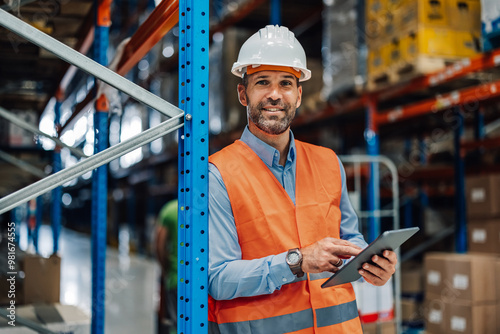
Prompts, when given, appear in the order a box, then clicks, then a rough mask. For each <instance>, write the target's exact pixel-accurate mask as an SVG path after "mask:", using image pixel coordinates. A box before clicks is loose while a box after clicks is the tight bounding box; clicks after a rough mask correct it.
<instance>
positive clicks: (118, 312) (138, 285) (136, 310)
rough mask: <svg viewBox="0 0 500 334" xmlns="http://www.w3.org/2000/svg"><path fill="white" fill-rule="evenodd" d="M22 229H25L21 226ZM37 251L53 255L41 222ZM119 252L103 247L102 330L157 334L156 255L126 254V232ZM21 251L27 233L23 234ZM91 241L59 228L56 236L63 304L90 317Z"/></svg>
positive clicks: (48, 232) (46, 229)
mask: <svg viewBox="0 0 500 334" xmlns="http://www.w3.org/2000/svg"><path fill="white" fill-rule="evenodd" d="M23 231H26V230H25V229H23ZM39 240H40V243H39V251H40V254H41V255H43V256H49V255H50V254H51V253H52V230H51V228H50V226H42V228H41V230H40V238H39ZM120 245H121V246H120V247H119V250H116V249H111V248H108V249H107V251H106V302H105V306H106V315H105V317H106V318H105V327H106V334H114V333H117V334H118V333H120V334H128V333H134V334H136V333H155V332H156V325H155V321H156V320H155V319H156V316H155V314H156V307H157V303H158V300H159V295H158V292H159V291H158V290H159V282H158V277H159V272H160V269H159V266H158V264H157V263H156V261H154V259H150V258H146V257H144V256H137V255H130V254H129V252H128V247H127V245H128V233H127V231H126V230H122V231H121V232H120ZM20 247H21V249H24V250H25V249H26V248H27V247H28V245H27V237H26V234H25V233H21V239H20ZM90 250H91V240H90V237H89V236H88V235H85V234H81V233H78V232H74V231H72V230H68V229H64V228H63V229H62V231H61V235H60V239H59V255H60V256H61V304H67V305H75V306H78V307H79V308H80V309H81V310H82V311H84V312H85V313H86V314H88V315H89V317H90V315H91V308H92V292H91V288H92V266H91V255H90Z"/></svg>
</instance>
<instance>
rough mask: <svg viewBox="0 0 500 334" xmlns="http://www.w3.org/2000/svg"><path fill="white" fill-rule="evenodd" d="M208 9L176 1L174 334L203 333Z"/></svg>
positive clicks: (186, 0)
mask: <svg viewBox="0 0 500 334" xmlns="http://www.w3.org/2000/svg"><path fill="white" fill-rule="evenodd" d="M208 6H209V2H208V1H195V0H183V1H180V2H179V30H180V32H179V107H180V108H181V109H183V110H184V113H185V116H184V117H185V120H184V128H182V129H180V130H179V222H178V224H179V228H178V242H179V244H178V249H179V250H178V261H179V263H178V280H179V281H178V286H177V291H178V301H177V305H178V311H177V314H178V319H177V333H179V334H188V333H193V334H194V333H196V334H198V333H200V334H201V333H207V331H208V321H207V315H208V312H207V309H208V294H207V290H208V275H207V273H208V64H209V62H208V47H209V43H208V40H209V34H208V33H209V31H208V29H209V26H208Z"/></svg>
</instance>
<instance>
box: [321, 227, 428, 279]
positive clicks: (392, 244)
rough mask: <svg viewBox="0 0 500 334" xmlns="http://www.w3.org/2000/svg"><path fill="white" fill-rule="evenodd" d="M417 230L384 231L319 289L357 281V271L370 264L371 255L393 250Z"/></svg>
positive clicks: (416, 228)
mask: <svg viewBox="0 0 500 334" xmlns="http://www.w3.org/2000/svg"><path fill="white" fill-rule="evenodd" d="M419 230H420V228H418V227H410V228H403V229H400V230H392V231H385V232H384V233H382V234H381V235H380V236H379V237H378V238H377V239H375V240H374V241H373V242H372V243H371V244H369V245H368V246H367V247H366V248H365V249H363V250H362V251H361V253H359V254H358V255H356V256H355V257H354V258H353V259H351V260H350V261H349V262H348V263H346V264H345V265H344V266H343V267H342V268H340V270H339V271H337V272H336V273H335V274H333V275H332V276H331V277H330V278H329V279H328V280H327V281H326V282H325V283H323V284H322V285H321V287H322V288H327V287H330V286H335V285H339V284H344V283H349V282H353V281H356V280H358V279H359V278H360V277H361V275H360V274H359V273H358V270H359V269H361V266H362V265H363V263H366V262H371V258H372V256H373V255H382V253H383V251H384V250H386V249H388V250H395V249H396V248H398V247H399V246H401V244H403V242H405V241H406V240H408V239H409V238H410V237H411V236H412V235H414V234H415V233H417V232H418V231H419Z"/></svg>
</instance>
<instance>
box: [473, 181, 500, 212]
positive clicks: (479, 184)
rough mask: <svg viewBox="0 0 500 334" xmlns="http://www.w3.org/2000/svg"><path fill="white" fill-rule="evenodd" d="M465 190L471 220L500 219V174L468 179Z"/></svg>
mask: <svg viewBox="0 0 500 334" xmlns="http://www.w3.org/2000/svg"><path fill="white" fill-rule="evenodd" d="M465 188H466V200H467V215H468V216H469V218H494V217H500V174H489V175H481V176H470V177H467V178H466V179H465Z"/></svg>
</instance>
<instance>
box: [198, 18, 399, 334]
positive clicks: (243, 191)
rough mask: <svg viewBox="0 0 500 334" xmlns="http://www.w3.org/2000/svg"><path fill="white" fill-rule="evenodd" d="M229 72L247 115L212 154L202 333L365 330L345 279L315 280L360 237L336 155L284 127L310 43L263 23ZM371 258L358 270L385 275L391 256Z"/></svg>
mask: <svg viewBox="0 0 500 334" xmlns="http://www.w3.org/2000/svg"><path fill="white" fill-rule="evenodd" d="M232 73H233V74H235V75H237V76H239V77H241V79H242V81H241V83H240V84H239V85H238V87H237V92H238V98H239V101H240V103H241V104H242V105H243V106H244V107H246V111H247V118H248V125H247V127H246V128H245V130H244V132H243V134H242V136H241V139H240V140H237V141H235V142H234V143H233V144H231V145H229V146H227V147H226V148H224V149H222V150H221V151H219V152H217V153H215V154H213V155H212V156H210V164H209V190H210V191H209V249H210V252H209V314H208V317H209V333H222V334H225V333H227V334H239V333H252V334H261V333H262V334H272V333H300V334H304V333H349V334H351V333H362V329H361V324H360V320H359V317H358V310H357V306H356V297H355V295H354V291H353V288H352V285H351V284H343V285H340V286H335V287H329V288H326V289H322V288H321V284H322V283H323V282H324V281H325V280H326V279H327V278H328V277H330V276H331V273H335V272H337V271H338V270H339V268H340V267H341V266H342V265H343V259H347V258H350V257H351V256H355V255H357V254H359V253H360V251H361V249H362V248H364V247H365V246H366V242H365V240H364V239H363V236H362V235H361V234H360V232H359V229H358V218H357V216H356V214H355V212H354V210H353V208H352V206H351V203H350V202H349V199H348V195H347V187H346V176H345V171H344V168H343V166H342V164H341V162H340V160H339V159H338V158H337V156H336V154H335V153H334V152H333V151H332V150H330V149H327V148H324V147H319V146H315V145H311V144H307V143H304V142H301V141H299V140H295V139H294V136H293V133H292V131H291V130H290V124H291V122H292V120H293V118H294V116H295V111H296V109H297V108H298V107H299V106H300V104H301V98H302V86H301V82H302V81H306V80H308V79H309V78H310V77H311V72H310V71H309V70H308V69H307V65H306V55H305V52H304V50H303V48H302V46H301V45H300V43H299V42H298V41H297V39H296V38H295V36H294V34H293V33H292V32H291V31H290V30H288V28H286V27H282V26H281V27H280V26H271V25H269V26H266V27H265V28H263V29H260V30H259V31H258V32H257V33H255V34H254V35H252V36H251V37H250V38H249V39H248V40H247V41H246V42H245V43H244V44H243V46H242V47H241V49H240V52H239V55H238V60H237V61H236V62H235V63H234V65H233V68H232ZM317 75H321V74H320V73H319V74H317ZM372 260H373V264H369V263H365V264H364V265H363V268H362V269H361V270H360V274H361V275H362V276H363V278H364V279H365V280H366V281H367V282H369V283H371V284H373V285H383V284H385V283H386V282H387V281H388V280H389V278H390V277H391V276H392V274H393V273H394V272H395V266H396V263H397V258H396V255H395V253H394V252H392V251H385V252H384V253H383V256H374V257H373V258H372Z"/></svg>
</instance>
